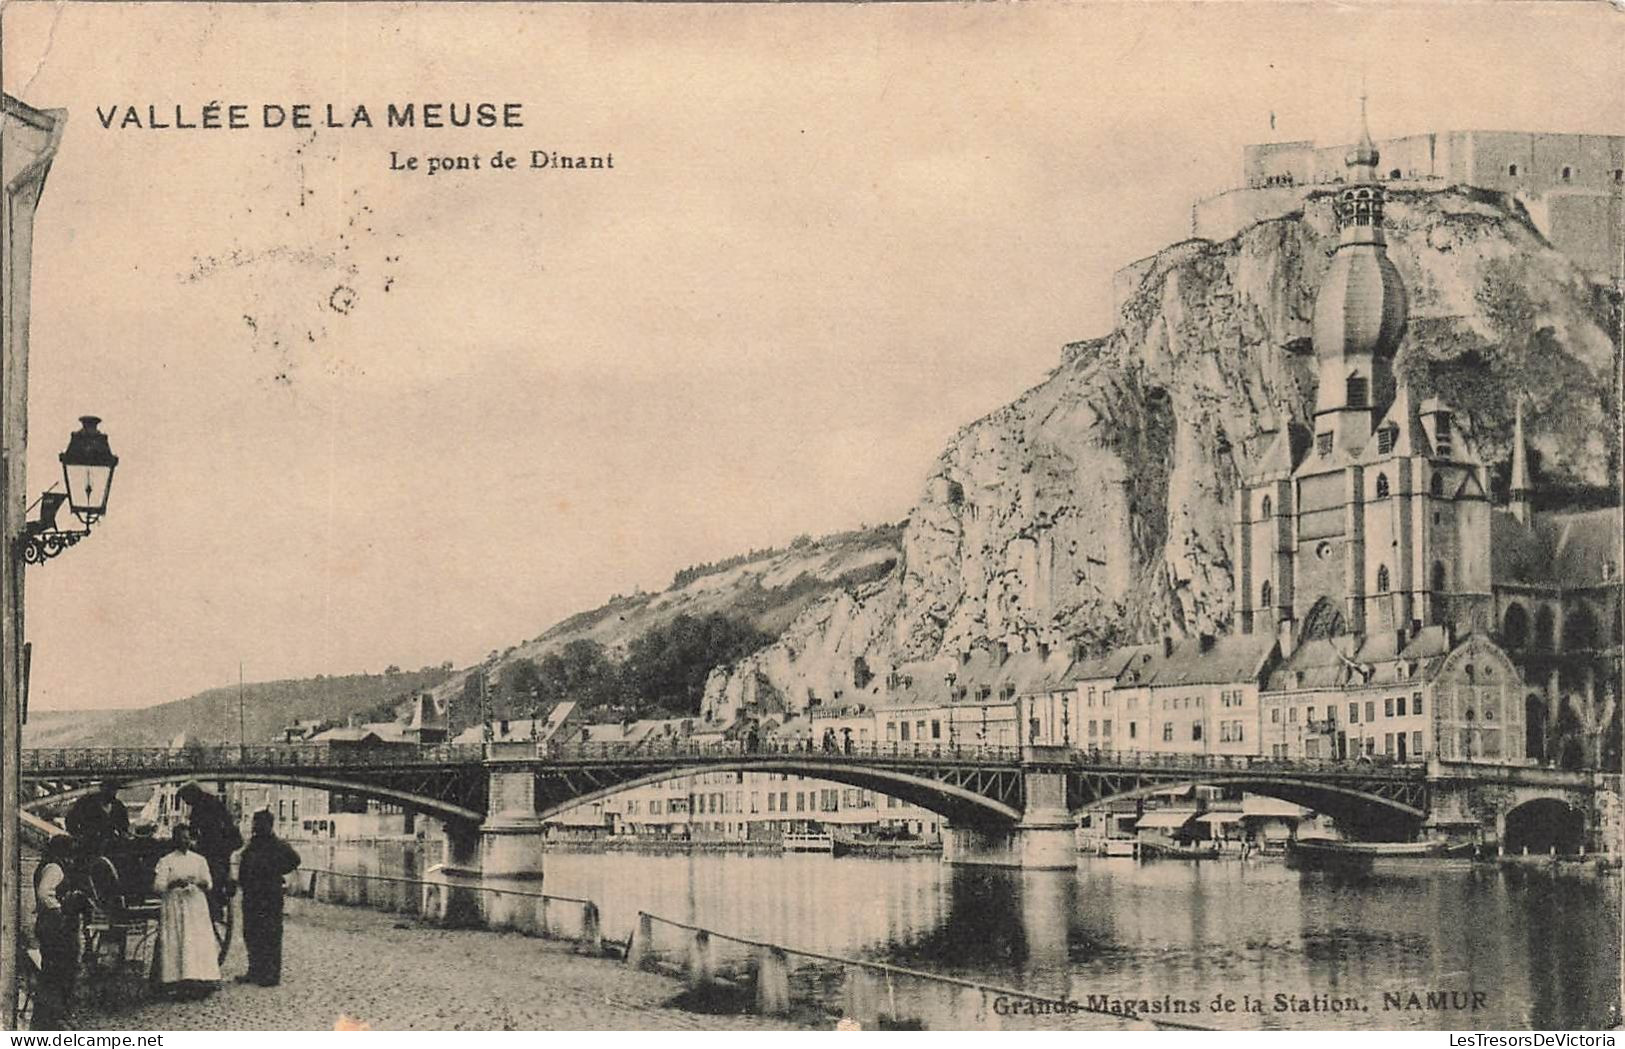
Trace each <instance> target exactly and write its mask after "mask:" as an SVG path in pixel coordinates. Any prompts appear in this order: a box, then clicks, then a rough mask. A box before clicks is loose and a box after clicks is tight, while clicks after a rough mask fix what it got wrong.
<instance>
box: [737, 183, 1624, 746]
mask: <svg viewBox="0 0 1625 1049" xmlns="http://www.w3.org/2000/svg"><path fill="white" fill-rule="evenodd" d="M1331 203H1332V201H1331V194H1330V192H1311V193H1310V194H1309V195H1308V197H1307V198H1306V199H1305V202H1304V206H1303V208H1302V210H1301V211H1298V212H1294V213H1292V214H1290V215H1286V216H1283V217H1281V218H1279V219H1275V220H1270V221H1265V222H1261V223H1259V224H1257V225H1254V226H1252V227H1250V228H1248V229H1246V230H1244V231H1242V232H1241V233H1240V234H1238V235H1237V236H1236V237H1234V238H1232V239H1230V240H1227V241H1223V242H1208V241H1187V242H1184V243H1180V244H1176V245H1173V246H1171V247H1169V248H1167V249H1165V250H1164V251H1163V252H1161V253H1159V254H1158V255H1157V256H1156V257H1155V258H1154V259H1153V260H1151V262H1150V265H1148V266H1146V267H1145V268H1144V269H1143V270H1142V271H1141V272H1142V273H1143V276H1142V277H1141V279H1140V283H1139V287H1138V289H1137V290H1135V291H1133V292H1132V293H1131V294H1130V295H1128V296H1127V298H1126V299H1125V300H1124V302H1123V304H1122V307H1121V309H1120V314H1119V318H1118V325H1117V328H1116V330H1115V331H1113V332H1112V333H1111V334H1109V335H1107V336H1105V337H1104V338H1099V339H1091V340H1088V341H1084V342H1079V343H1075V344H1072V345H1070V346H1067V347H1065V349H1064V350H1063V352H1062V359H1061V363H1060V365H1059V367H1057V368H1056V369H1055V370H1054V371H1053V372H1052V373H1051V374H1050V375H1049V377H1048V378H1047V379H1045V381H1044V382H1042V383H1040V384H1039V385H1038V386H1036V387H1034V388H1033V389H1031V390H1029V391H1028V392H1027V393H1026V394H1024V395H1023V396H1022V397H1020V398H1019V399H1018V400H1016V401H1015V402H1014V403H1013V404H1010V405H1009V406H1007V407H1005V408H1003V409H1000V410H999V411H997V412H994V413H993V414H991V415H989V416H987V417H986V418H983V419H980V420H978V421H976V422H974V423H972V424H970V425H969V426H966V427H965V428H964V429H962V430H961V431H960V432H959V433H958V434H957V435H956V436H955V437H954V439H953V441H952V442H951V443H950V444H949V446H948V448H947V449H946V450H945V451H944V452H943V453H942V456H941V457H940V459H939V460H938V463H937V466H936V469H935V471H934V472H933V474H932V476H931V477H930V478H929V479H927V481H926V484H925V491H924V493H923V494H922V496H921V497H920V499H919V502H918V504H917V505H916V506H915V508H914V511H913V513H912V514H911V515H910V518H909V521H908V523H907V526H906V528H905V531H904V534H903V540H902V557H901V559H900V561H899V562H898V564H897V566H896V568H895V570H894V571H893V572H891V573H890V574H889V575H888V576H887V577H885V578H883V579H879V580H876V581H874V582H872V583H869V584H867V585H865V586H861V587H851V588H846V589H843V590H842V591H841V592H839V593H835V594H832V595H830V596H829V597H827V598H824V599H822V600H819V601H817V602H815V603H813V604H812V605H810V606H809V607H808V608H807V609H806V610H805V611H803V612H802V613H801V615H800V616H799V617H798V618H797V619H796V620H795V621H794V622H792V623H791V624H790V625H789V627H788V628H787V629H786V630H785V632H784V634H783V636H782V637H781V638H780V640H779V641H778V642H777V643H776V644H774V645H771V646H769V647H768V648H767V649H765V650H763V651H762V652H760V653H758V654H756V655H755V656H752V657H750V658H749V659H747V660H745V661H744V662H743V663H742V664H741V665H738V666H735V667H730V668H725V669H719V670H718V671H717V672H716V673H714V674H713V675H712V678H711V681H710V683H709V686H708V691H707V701H706V705H707V709H708V711H710V712H712V713H713V714H715V715H716V716H719V717H723V718H726V717H728V716H730V714H731V712H732V711H733V710H734V709H737V707H738V706H739V705H740V704H741V703H748V702H750V701H751V699H752V697H753V695H754V694H755V693H757V692H759V691H760V690H761V689H762V688H763V687H764V686H765V687H768V688H770V689H771V690H772V691H774V692H777V693H780V694H782V695H783V696H785V697H786V698H787V699H788V701H789V704H790V705H791V706H792V707H799V706H801V705H803V704H804V703H805V702H806V698H807V697H808V696H818V697H821V698H823V699H825V701H826V702H827V701H829V700H830V699H834V698H838V697H839V696H841V695H844V694H849V693H850V692H851V691H852V690H853V689H854V687H855V686H854V681H853V676H854V667H858V668H859V669H858V671H857V673H858V674H859V675H860V676H862V675H863V674H864V673H865V672H879V671H882V669H883V668H884V667H886V666H888V665H891V664H897V663H901V662H905V661H909V660H914V659H921V658H926V657H930V656H933V655H937V654H939V653H941V652H944V651H949V652H952V651H959V650H962V649H965V648H967V647H970V646H972V645H974V644H977V643H979V642H985V641H1005V642H1007V643H1010V644H1011V645H1012V647H1022V646H1025V645H1030V644H1033V643H1036V642H1038V641H1046V640H1047V641H1057V640H1060V639H1072V640H1078V641H1082V642H1084V643H1086V644H1095V645H1105V644H1110V643H1117V642H1121V641H1126V640H1133V639H1141V638H1146V637H1149V636H1154V635H1156V634H1157V633H1160V632H1172V633H1173V634H1175V635H1188V634H1192V633H1196V632H1219V633H1222V632H1226V631H1228V629H1229V627H1230V619H1231V562H1230V541H1231V540H1230V520H1231V494H1232V492H1233V490H1234V487H1235V484H1236V481H1237V478H1238V475H1239V473H1240V472H1241V471H1242V469H1243V468H1244V464H1245V463H1246V462H1247V461H1248V460H1249V458H1250V457H1252V456H1254V455H1256V454H1258V453H1259V452H1260V451H1261V450H1262V449H1261V448H1260V447H1259V444H1260V441H1259V436H1260V433H1261V431H1263V430H1265V429H1267V428H1272V427H1273V423H1274V420H1275V417H1276V413H1277V411H1278V410H1280V409H1281V408H1282V407H1283V406H1284V408H1285V409H1286V410H1288V411H1290V412H1291V413H1292V414H1293V415H1295V416H1296V417H1297V418H1298V419H1299V420H1306V419H1307V418H1308V417H1309V414H1310V411H1311V409H1312V407H1313V404H1314V397H1315V389H1314V386H1315V381H1316V379H1315V370H1314V357H1313V351H1312V348H1311V346H1310V321H1311V315H1312V312H1313V304H1314V297H1315V290H1316V288H1317V287H1318V282H1319V278H1320V275H1321V274H1322V272H1323V271H1324V270H1325V268H1326V266H1327V263H1328V260H1329V257H1330V254H1331V250H1332V248H1333V247H1334V245H1335V244H1336V240H1337V236H1336V229H1335V222H1334V219H1333V215H1332V207H1331ZM1386 225H1387V230H1388V240H1389V254H1390V256H1391V257H1392V258H1393V259H1394V262H1395V263H1396V265H1397V266H1398V268H1399V270H1400V273H1401V274H1402V276H1403V278H1404V280H1405V284H1406V287H1407V289H1408V291H1409V293H1410V321H1409V324H1408V327H1407V331H1406V335H1405V339H1404V343H1403V345H1402V347H1401V349H1400V352H1399V356H1398V359H1397V361H1396V369H1397V371H1398V372H1399V374H1400V375H1401V376H1403V377H1405V378H1407V379H1408V380H1409V381H1410V382H1411V384H1412V389H1413V390H1414V391H1415V392H1416V393H1417V394H1418V395H1419V396H1422V397H1426V396H1429V395H1433V394H1437V395H1438V396H1441V397H1443V398H1445V399H1446V400H1447V401H1449V402H1450V403H1451V404H1453V405H1454V407H1455V408H1456V410H1457V411H1458V412H1459V413H1461V415H1462V416H1463V417H1464V418H1465V420H1466V421H1467V423H1468V424H1469V425H1470V427H1471V432H1472V434H1473V436H1474V440H1475V442H1476V444H1477V447H1478V450H1479V453H1480V455H1481V456H1482V457H1483V458H1484V460H1485V462H1486V463H1489V464H1491V465H1492V475H1493V474H1494V473H1495V472H1496V469H1497V468H1498V467H1500V466H1501V464H1503V463H1504V462H1505V460H1506V459H1507V458H1508V457H1509V455H1510V452H1509V446H1510V438H1511V431H1512V413H1513V398H1514V396H1517V395H1520V394H1522V395H1525V396H1528V397H1529V398H1530V401H1529V402H1528V403H1527V406H1526V416H1525V422H1526V427H1527V430H1528V434H1529V437H1530V440H1531V443H1532V444H1533V445H1534V447H1535V449H1536V451H1537V454H1538V455H1539V456H1540V461H1541V463H1542V467H1543V470H1542V476H1543V479H1544V481H1545V482H1546V483H1549V484H1562V485H1567V486H1576V485H1578V486H1585V485H1607V484H1611V483H1613V482H1614V481H1615V479H1616V478H1617V475H1618V469H1619V463H1618V462H1617V451H1616V449H1617V442H1616V440H1615V439H1614V435H1615V434H1617V429H1616V421H1615V420H1616V418H1617V415H1616V410H1617V404H1618V391H1617V389H1616V387H1615V379H1614V376H1615V374H1616V370H1617V359H1618V354H1619V343H1618V335H1617V333H1618V331H1619V298H1618V295H1617V293H1613V292H1609V291H1605V290H1603V289H1600V288H1598V287H1596V286H1594V285H1592V284H1591V283H1589V282H1588V280H1587V279H1586V277H1585V276H1584V275H1583V274H1582V273H1581V271H1580V270H1578V269H1577V268H1576V267H1575V266H1574V265H1573V264H1572V263H1571V262H1570V261H1569V260H1568V259H1567V258H1566V257H1565V256H1564V255H1562V254H1560V253H1559V252H1557V251H1556V250H1554V249H1553V248H1552V247H1551V246H1550V245H1549V244H1547V243H1546V242H1545V241H1544V240H1543V239H1542V238H1541V236H1540V234H1539V233H1538V232H1536V231H1535V229H1534V227H1533V226H1532V225H1531V224H1530V223H1529V221H1528V217H1527V216H1526V215H1525V214H1524V213H1523V212H1522V210H1521V209H1520V208H1519V206H1518V205H1517V204H1516V202H1514V201H1512V200H1511V199H1510V198H1508V197H1506V196H1504V195H1502V194H1498V193H1490V192H1484V191H1478V190H1470V189H1462V188H1453V189H1445V190H1430V191H1403V190H1401V191H1396V192H1394V193H1393V194H1392V195H1391V196H1390V199H1389V205H1388V211H1387V221H1386ZM990 356H991V354H990ZM859 660H861V661H862V662H861V663H859V662H858V661H859ZM859 684H861V682H860V683H859Z"/></svg>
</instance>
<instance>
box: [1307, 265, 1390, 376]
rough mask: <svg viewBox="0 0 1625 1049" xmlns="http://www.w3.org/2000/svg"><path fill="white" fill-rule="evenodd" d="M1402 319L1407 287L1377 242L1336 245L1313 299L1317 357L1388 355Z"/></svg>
mask: <svg viewBox="0 0 1625 1049" xmlns="http://www.w3.org/2000/svg"><path fill="white" fill-rule="evenodd" d="M1405 316H1406V297H1405V283H1404V281H1402V280H1401V279H1400V277H1399V270H1398V269H1396V268H1395V267H1394V263H1393V261H1392V260H1391V259H1389V258H1388V255H1387V253H1386V252H1385V251H1383V250H1382V246H1381V244H1380V243H1376V244H1373V243H1369V242H1353V243H1350V242H1345V243H1343V244H1340V245H1339V246H1338V248H1337V251H1336V252H1334V253H1333V255H1332V263H1331V265H1330V266H1329V267H1328V268H1327V270H1326V276H1325V277H1323V278H1322V279H1321V282H1320V291H1319V293H1318V294H1316V296H1315V320H1314V340H1315V354H1316V355H1317V356H1319V357H1344V356H1350V355H1361V354H1369V355H1372V356H1380V357H1392V356H1393V355H1394V353H1395V352H1396V351H1398V349H1399V341H1400V339H1401V338H1403V337H1404V335H1405Z"/></svg>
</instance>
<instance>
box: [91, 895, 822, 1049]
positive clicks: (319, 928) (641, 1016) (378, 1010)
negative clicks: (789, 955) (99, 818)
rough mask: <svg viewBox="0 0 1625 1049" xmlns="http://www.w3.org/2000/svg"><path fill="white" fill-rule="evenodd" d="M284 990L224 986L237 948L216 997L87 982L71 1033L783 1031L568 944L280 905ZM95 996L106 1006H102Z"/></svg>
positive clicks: (316, 906) (300, 903) (237, 959)
mask: <svg viewBox="0 0 1625 1049" xmlns="http://www.w3.org/2000/svg"><path fill="white" fill-rule="evenodd" d="M283 958H284V965H283V978H282V985H281V986H280V987H270V988H264V987H256V986H253V985H251V984H239V983H234V982H232V979H233V977H235V976H237V975H238V974H239V973H242V972H243V971H244V970H245V969H246V968H247V960H246V955H245V954H244V953H243V947H242V943H241V940H240V939H238V940H237V941H235V942H234V943H233V944H232V950H231V955H230V956H229V957H228V958H227V959H226V964H225V966H224V972H225V977H226V983H225V985H224V986H223V987H222V988H221V989H220V990H219V991H218V992H216V993H215V994H214V995H212V996H210V997H209V998H206V999H203V1000H201V1001H196V1002H171V1001H168V1000H165V999H161V998H158V997H156V996H155V995H153V994H152V993H151V992H148V991H146V989H145V988H140V989H139V990H136V989H134V988H132V987H130V986H128V985H127V984H126V982H124V981H121V986H120V987H119V988H118V990H117V991H114V992H112V993H105V985H104V986H103V988H98V987H97V986H95V985H94V984H92V981H94V980H95V979H96V977H95V976H94V975H93V974H91V973H89V972H87V973H86V983H87V986H86V987H84V988H83V990H82V996H81V1000H80V1006H79V1008H78V1009H77V1010H76V1013H75V1018H74V1022H76V1023H77V1024H78V1025H79V1027H80V1029H82V1030H90V1029H109V1030H111V1029H120V1030H175V1031H186V1030H245V1031H289V1030H293V1031H300V1030H328V1029H331V1028H332V1027H333V1026H334V1025H335V1024H336V1023H337V1022H338V1019H339V1017H340V1016H341V1015H342V1016H348V1017H350V1018H352V1019H353V1020H355V1021H357V1022H359V1023H364V1024H366V1025H367V1026H368V1027H369V1028H371V1029H372V1030H375V1031H377V1030H465V1031H481V1030H497V1031H500V1030H617V1029H620V1030H624V1029H629V1028H631V1029H654V1030H684V1029H688V1030H783V1029H788V1028H790V1027H792V1026H793V1025H792V1024H790V1023H788V1022H779V1021H776V1020H772V1019H769V1018H765V1017H757V1016H734V1015H720V1016H719V1015H701V1014H696V1013H691V1012H685V1011H683V1010H680V1009H676V1008H669V1007H667V1006H666V1005H665V1004H664V1003H666V1002H668V1001H670V1000H671V999H672V998H673V997H675V996H676V995H677V994H679V993H680V992H681V991H682V986H681V985H680V984H679V983H678V982H677V981H675V980H672V979H668V978H666V977H663V976H659V975H656V974H652V973H646V972H639V971H636V970H633V969H628V968H627V967H626V966H625V965H623V964H622V963H620V962H617V961H614V960H611V959H600V958H586V957H582V956H579V955H576V954H573V953H571V951H570V947H569V945H568V944H565V943H561V942H557V941H550V940H541V939H535V938H531V937H526V936H520V935H517V934H514V933H492V932H483V931H479V930H461V929H440V928H435V927H433V926H428V925H420V924H417V923H414V922H410V921H406V920H402V919H399V918H397V917H396V916H394V915H389V914H380V913H376V912H373V911H367V910H361V909H356V908H349V907H339V906H334V905H329V904H320V903H312V902H310V901H308V900H300V899H290V900H288V921H287V931H286V936H285V940H284V944H283ZM99 990H101V991H103V992H104V993H98V991H99Z"/></svg>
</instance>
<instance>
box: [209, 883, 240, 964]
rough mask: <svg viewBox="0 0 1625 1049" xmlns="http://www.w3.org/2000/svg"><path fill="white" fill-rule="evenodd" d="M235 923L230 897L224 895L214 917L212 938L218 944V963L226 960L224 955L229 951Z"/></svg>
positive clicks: (223, 962)
mask: <svg viewBox="0 0 1625 1049" xmlns="http://www.w3.org/2000/svg"><path fill="white" fill-rule="evenodd" d="M235 924H236V922H235V921H234V919H233V912H232V908H231V897H229V896H228V897H226V898H225V899H224V900H222V901H221V903H220V913H219V915H218V916H215V917H214V939H215V942H216V943H218V944H219V945H220V957H219V959H218V960H219V962H220V964H222V965H224V964H225V962H226V955H227V954H228V953H230V951H231V933H232V927H233V926H234V925H235Z"/></svg>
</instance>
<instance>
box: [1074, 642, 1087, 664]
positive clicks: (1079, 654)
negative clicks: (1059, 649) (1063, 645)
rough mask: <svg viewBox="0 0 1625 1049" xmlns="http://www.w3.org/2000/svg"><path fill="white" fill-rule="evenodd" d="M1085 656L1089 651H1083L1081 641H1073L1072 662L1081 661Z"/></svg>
mask: <svg viewBox="0 0 1625 1049" xmlns="http://www.w3.org/2000/svg"><path fill="white" fill-rule="evenodd" d="M1087 658H1089V653H1088V652H1087V651H1085V649H1084V645H1083V642H1082V641H1078V642H1076V643H1074V644H1073V646H1072V662H1074V663H1082V662H1083V661H1084V660H1085V659H1087Z"/></svg>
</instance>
